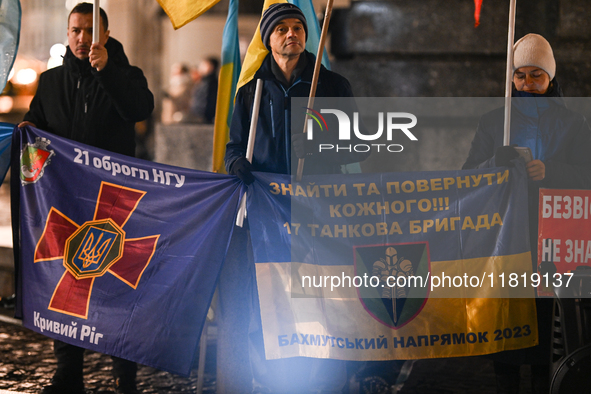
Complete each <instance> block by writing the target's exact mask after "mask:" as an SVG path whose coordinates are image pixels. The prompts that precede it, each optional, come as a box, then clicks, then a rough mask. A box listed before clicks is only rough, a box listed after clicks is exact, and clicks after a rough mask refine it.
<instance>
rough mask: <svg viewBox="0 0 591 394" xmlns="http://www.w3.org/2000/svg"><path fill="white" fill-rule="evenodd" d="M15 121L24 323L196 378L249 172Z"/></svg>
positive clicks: (69, 340)
mask: <svg viewBox="0 0 591 394" xmlns="http://www.w3.org/2000/svg"><path fill="white" fill-rule="evenodd" d="M17 130H18V131H16V132H15V133H19V135H18V136H17V135H16V134H15V139H14V141H15V142H13V143H15V144H16V143H18V144H19V145H18V146H19V150H20V152H21V157H22V158H21V161H20V162H19V161H18V160H19V158H18V157H15V158H13V166H19V168H20V188H19V189H20V228H21V232H20V245H21V247H20V259H19V261H18V264H17V271H18V272H17V277H18V278H19V282H20V285H19V287H20V288H19V289H18V294H19V295H20V297H19V302H20V304H19V305H17V310H22V317H23V323H24V326H25V327H27V328H30V329H31V330H33V331H36V332H39V333H41V334H44V335H47V336H49V337H51V338H55V339H59V340H61V341H64V342H67V343H70V344H73V345H77V346H81V347H84V348H88V349H92V350H94V351H98V352H101V353H106V354H110V355H114V356H117V357H121V358H125V359H128V360H132V361H136V362H138V363H141V364H144V365H149V366H152V367H155V368H159V369H162V370H166V371H170V372H173V373H177V374H181V375H189V373H190V370H191V367H192V366H193V361H194V357H195V355H196V354H197V346H198V341H199V338H200V334H201V328H202V326H203V323H204V321H205V319H206V315H207V311H208V308H209V305H210V301H211V298H212V296H213V292H214V289H215V286H216V281H217V278H218V275H219V272H220V268H221V264H222V262H223V259H224V256H225V253H226V250H227V248H228V244H229V239H230V237H231V232H232V229H233V223H234V218H235V215H236V210H237V206H238V200H239V197H240V195H241V194H242V193H244V190H243V186H242V184H241V183H240V181H239V180H238V179H237V178H236V177H231V176H228V175H221V174H214V173H209V172H201V171H195V170H189V169H184V168H179V167H172V166H167V165H161V164H157V163H152V162H148V161H144V160H139V159H134V158H131V157H127V156H123V155H118V154H114V153H110V152H107V151H103V150H100V149H96V148H92V147H90V146H86V145H83V144H80V143H75V142H73V141H70V140H66V139H62V138H60V137H57V136H55V135H52V134H49V133H46V132H43V131H40V130H37V129H34V128H30V127H26V128H24V129H17ZM187 154H189V152H188V153H187Z"/></svg>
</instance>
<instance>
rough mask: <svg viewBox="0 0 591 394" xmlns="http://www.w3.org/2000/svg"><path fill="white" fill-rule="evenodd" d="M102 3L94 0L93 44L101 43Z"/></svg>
mask: <svg viewBox="0 0 591 394" xmlns="http://www.w3.org/2000/svg"><path fill="white" fill-rule="evenodd" d="M100 10H101V2H100V0H94V3H93V4H92V43H93V44H95V43H97V42H99V29H100V28H101V22H100V20H101V19H100V17H101V11H100Z"/></svg>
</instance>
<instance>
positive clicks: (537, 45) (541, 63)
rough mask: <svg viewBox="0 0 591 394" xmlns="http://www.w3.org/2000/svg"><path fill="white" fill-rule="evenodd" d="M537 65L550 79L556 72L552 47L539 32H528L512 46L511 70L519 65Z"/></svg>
mask: <svg viewBox="0 0 591 394" xmlns="http://www.w3.org/2000/svg"><path fill="white" fill-rule="evenodd" d="M528 66H532V67H539V68H541V69H542V70H544V71H546V73H548V75H549V76H550V80H552V79H554V74H555V73H556V61H555V60H554V53H553V52H552V47H551V46H550V43H549V42H548V41H546V39H545V38H544V37H542V36H540V35H539V34H533V33H530V34H528V35H526V36H523V37H522V38H521V39H520V40H519V41H517V42H516V43H515V45H514V46H513V72H515V70H517V69H518V68H520V67H528Z"/></svg>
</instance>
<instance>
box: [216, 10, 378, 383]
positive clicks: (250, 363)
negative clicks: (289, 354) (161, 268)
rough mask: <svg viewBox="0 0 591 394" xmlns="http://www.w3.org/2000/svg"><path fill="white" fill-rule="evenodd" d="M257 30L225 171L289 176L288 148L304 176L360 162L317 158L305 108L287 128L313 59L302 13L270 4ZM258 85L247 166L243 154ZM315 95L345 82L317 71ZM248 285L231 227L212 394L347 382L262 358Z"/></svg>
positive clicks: (243, 244)
mask: <svg viewBox="0 0 591 394" xmlns="http://www.w3.org/2000/svg"><path fill="white" fill-rule="evenodd" d="M260 32H261V38H262V41H263V44H264V45H265V46H266V47H267V49H269V51H270V52H271V53H270V54H269V55H267V57H266V58H265V60H264V61H263V64H262V66H261V67H260V68H259V70H258V71H257V72H256V74H255V76H254V80H253V81H251V82H249V83H248V84H246V85H245V86H243V87H242V88H241V89H240V90H239V91H238V94H237V97H236V104H235V107H234V113H233V117H232V123H231V126H230V141H229V143H228V144H227V146H226V156H225V163H226V169H227V170H228V173H229V174H232V175H237V176H238V177H239V178H240V179H241V180H242V181H243V182H245V183H246V184H250V183H252V182H253V181H254V177H253V175H252V173H251V171H262V172H273V173H278V174H295V173H296V168H294V165H292V162H291V159H292V157H291V156H292V148H293V152H294V159H295V158H296V157H297V158H303V157H305V158H306V165H305V167H304V174H307V173H324V174H331V173H332V174H334V173H340V172H341V171H340V169H341V164H347V163H349V162H358V161H362V160H364V159H365V158H366V157H367V155H368V154H367V153H360V154H355V153H351V154H341V155H332V157H331V155H330V154H328V155H323V154H318V144H317V141H316V136H315V138H314V140H315V141H308V140H306V139H305V138H304V136H305V134H304V133H303V119H304V116H303V115H304V114H305V108H304V109H303V110H302V116H301V119H302V127H301V128H299V127H298V128H297V130H291V117H292V116H294V117H295V116H298V115H300V114H299V113H298V114H292V113H291V110H292V109H291V98H292V97H308V96H309V94H310V88H311V85H312V76H313V71H314V63H315V57H314V55H312V54H311V53H309V52H307V51H305V44H306V38H307V37H306V36H307V23H306V19H305V17H304V15H303V13H302V11H301V10H300V9H299V8H298V7H296V6H294V5H293V4H288V3H281V4H273V5H271V6H269V8H268V9H267V10H266V11H265V12H264V14H263V17H262V19H261V23H260ZM257 79H262V80H263V81H264V82H263V90H262V98H261V104H260V110H259V117H258V122H257V132H256V140H255V143H254V154H253V159H252V164H251V163H249V161H248V160H247V159H246V157H245V156H246V147H247V142H248V134H249V129H250V121H251V113H252V107H253V104H254V92H255V89H254V85H255V83H256V80H257ZM316 96H317V97H352V96H353V94H352V91H351V86H350V84H349V82H348V81H347V80H346V79H345V78H344V77H342V76H340V75H338V74H336V73H334V72H331V71H328V70H327V69H326V68H324V67H322V69H321V71H320V75H319V81H318V86H317V90H316ZM351 101H353V100H352V99H351ZM296 119H299V118H296ZM331 130H338V128H337V127H335V128H331ZM319 134H322V133H319ZM335 134H336V133H335ZM334 138H335V139H336V136H335V137H334ZM333 142H336V141H333ZM313 143H316V146H314V144H313ZM315 161H316V162H315ZM296 167H297V162H296ZM245 227H246V225H245ZM255 280H256V279H255V273H254V263H253V260H252V249H251V246H250V241H249V232H248V230H245V229H241V228H235V230H234V234H233V238H232V241H231V244H230V249H229V252H228V255H227V256H226V260H225V262H224V266H223V268H222V272H221V274H220V281H219V287H218V290H219V292H218V294H219V298H218V315H217V319H218V352H217V360H218V368H217V381H216V388H217V392H218V393H232V394H236V393H251V392H253V390H255V392H258V391H256V390H262V391H261V392H267V391H268V392H273V393H287V392H290V393H306V392H340V390H341V389H342V388H343V385H344V383H345V381H346V369H345V362H344V361H340V360H329V359H313V358H304V357H297V358H291V359H283V360H266V359H265V354H264V349H263V344H262V340H263V339H262V331H261V324H260V312H259V305H258V296H257V295H256V283H255ZM249 322H250V324H249ZM253 380H254V386H253ZM265 390H266V391H265Z"/></svg>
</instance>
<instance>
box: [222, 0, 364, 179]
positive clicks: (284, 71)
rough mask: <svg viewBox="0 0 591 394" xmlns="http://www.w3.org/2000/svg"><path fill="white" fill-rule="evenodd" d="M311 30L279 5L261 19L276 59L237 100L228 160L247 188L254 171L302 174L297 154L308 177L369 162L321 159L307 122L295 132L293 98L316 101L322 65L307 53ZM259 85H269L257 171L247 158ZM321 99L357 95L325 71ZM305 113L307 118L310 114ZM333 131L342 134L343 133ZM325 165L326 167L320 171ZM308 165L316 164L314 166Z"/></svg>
mask: <svg viewBox="0 0 591 394" xmlns="http://www.w3.org/2000/svg"><path fill="white" fill-rule="evenodd" d="M307 29H308V28H307V24H306V19H305V17H304V15H303V13H302V12H301V11H300V9H299V8H297V7H296V6H294V5H293V4H284V3H283V4H273V5H271V6H270V7H269V8H268V9H267V10H266V11H265V13H264V14H263V17H262V19H261V24H260V30H261V38H262V40H263V44H265V46H266V47H267V49H269V51H270V52H271V53H270V54H269V55H267V57H266V58H265V60H264V61H263V64H262V65H261V67H260V68H259V70H258V71H257V72H256V74H255V75H254V78H253V80H252V81H250V82H249V83H248V84H246V85H245V86H243V87H242V88H241V89H240V90H239V91H238V94H237V95H236V103H235V106H234V114H233V116H232V124H231V125H230V142H229V143H228V144H227V146H226V156H225V162H226V169H227V171H228V173H229V174H232V175H237V176H238V177H240V178H241V179H242V180H243V181H245V182H246V183H250V182H251V181H252V177H251V176H250V171H251V170H252V171H262V172H273V173H277V174H295V172H296V171H295V170H296V169H295V168H292V163H291V161H292V157H291V152H292V148H293V151H294V153H295V154H296V156H297V157H298V158H303V157H305V158H306V162H307V164H306V166H305V167H304V173H319V172H321V173H324V174H334V173H340V168H341V167H340V165H341V164H348V163H352V162H359V161H363V160H365V159H366V158H367V156H368V155H369V153H356V154H355V153H354V154H349V155H347V154H343V152H341V154H338V155H334V154H333V155H331V153H328V152H323V153H322V154H316V153H318V152H317V151H318V149H317V148H318V143H316V145H314V144H313V143H311V141H307V140H306V139H305V138H304V133H303V132H302V131H303V116H302V117H301V118H302V128H301V129H299V128H298V129H297V130H293V131H292V130H291V118H292V113H291V98H292V97H308V96H309V95H310V88H311V86H312V76H313V72H314V63H315V61H316V57H315V56H314V55H313V54H311V53H310V52H308V51H306V50H305V47H306V38H307ZM257 79H262V80H263V92H262V97H261V105H260V110H259V118H258V123H257V133H256V140H255V143H254V153H253V159H252V166H251V165H249V164H250V163H248V161H247V160H246V158H245V155H246V145H247V142H248V132H249V128H250V121H251V112H252V106H253V101H254V99H253V96H254V85H255V83H256V80H257ZM316 97H353V92H352V90H351V85H350V84H349V81H347V79H346V78H344V77H343V76H341V75H339V74H337V73H335V72H332V71H329V70H327V69H326V68H325V67H324V66H321V69H320V74H319V78H318V85H317V88H316ZM352 105H354V104H352ZM302 110H303V112H302V113H305V108H304V109H302ZM294 116H296V114H294ZM329 118H333V117H329ZM329 128H330V127H329ZM330 129H334V130H337V129H338V127H335V128H330ZM315 138H316V137H315ZM328 138H330V136H329V137H328ZM334 139H336V136H334ZM333 142H336V141H334V140H333ZM292 144H293V145H292ZM315 148H316V149H315ZM320 161H322V165H314V164H317V163H318V162H320ZM308 162H312V163H311V165H308ZM314 162H316V163H314Z"/></svg>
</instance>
